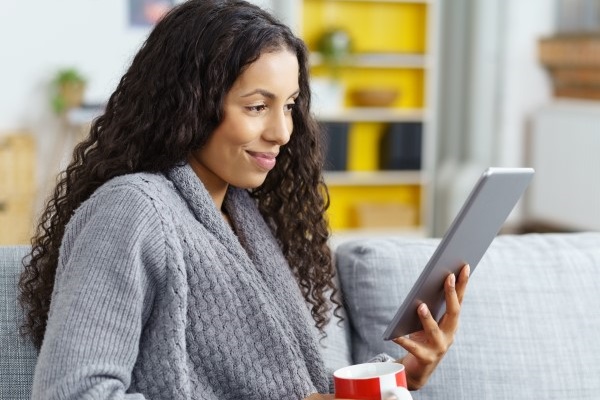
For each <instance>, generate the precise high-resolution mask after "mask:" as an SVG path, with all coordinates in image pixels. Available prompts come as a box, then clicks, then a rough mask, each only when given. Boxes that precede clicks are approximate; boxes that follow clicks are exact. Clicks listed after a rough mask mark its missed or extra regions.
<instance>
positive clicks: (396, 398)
mask: <svg viewBox="0 0 600 400" xmlns="http://www.w3.org/2000/svg"><path fill="white" fill-rule="evenodd" d="M386 400H398V397H396V396H388V397H387V398H386Z"/></svg>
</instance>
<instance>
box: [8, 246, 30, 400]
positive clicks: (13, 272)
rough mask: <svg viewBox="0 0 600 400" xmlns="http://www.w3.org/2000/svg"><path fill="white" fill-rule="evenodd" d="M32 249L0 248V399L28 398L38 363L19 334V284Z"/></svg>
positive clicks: (22, 247)
mask: <svg viewBox="0 0 600 400" xmlns="http://www.w3.org/2000/svg"><path fill="white" fill-rule="evenodd" d="M28 250H29V247H27V246H15V247H0V355H1V356H0V399H2V400H16V399H28V398H29V396H30V394H31V384H32V378H33V370H34V369H35V360H36V357H37V354H36V351H35V349H34V347H33V345H32V344H31V343H30V342H28V341H26V340H24V339H23V338H22V337H21V336H20V335H19V325H20V324H21V320H20V319H19V317H18V316H21V315H22V312H21V308H20V306H19V304H18V302H17V297H16V296H17V285H18V281H19V274H20V272H21V268H22V263H21V261H22V259H23V257H24V256H25V255H26V254H27V251H28Z"/></svg>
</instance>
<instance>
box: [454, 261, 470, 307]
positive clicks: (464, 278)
mask: <svg viewBox="0 0 600 400" xmlns="http://www.w3.org/2000/svg"><path fill="white" fill-rule="evenodd" d="M470 276H471V267H470V266H469V264H467V265H465V266H464V267H463V269H462V270H461V271H460V274H459V276H458V282H457V284H456V294H457V295H458V302H459V303H461V304H462V301H463V297H464V296H465V291H466V289H467V283H469V277H470Z"/></svg>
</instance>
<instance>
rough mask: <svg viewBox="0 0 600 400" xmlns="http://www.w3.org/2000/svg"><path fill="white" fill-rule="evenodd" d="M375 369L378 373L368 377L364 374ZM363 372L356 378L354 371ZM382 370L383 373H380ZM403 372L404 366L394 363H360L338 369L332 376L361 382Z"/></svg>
mask: <svg viewBox="0 0 600 400" xmlns="http://www.w3.org/2000/svg"><path fill="white" fill-rule="evenodd" d="M373 368H374V369H377V370H378V371H373V372H372V373H370V374H369V375H365V374H366V372H371V371H369V369H373ZM357 370H358V371H364V372H362V373H360V376H356V375H357V373H356V371H357ZM381 370H383V371H381ZM403 370H404V365H402V364H400V363H395V362H374V363H362V364H354V365H349V366H347V367H343V368H339V369H338V370H336V371H335V372H334V373H333V376H334V377H335V378H338V379H348V380H363V379H373V378H380V377H383V376H388V375H395V374H397V373H398V372H402V371H403Z"/></svg>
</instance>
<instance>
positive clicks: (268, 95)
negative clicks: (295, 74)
mask: <svg viewBox="0 0 600 400" xmlns="http://www.w3.org/2000/svg"><path fill="white" fill-rule="evenodd" d="M298 93H300V89H298V90H296V91H295V92H294V93H292V94H291V95H290V96H289V97H294V96H296V95H297V94H298ZM255 94H260V95H262V96H265V97H266V98H268V99H274V98H275V97H276V96H275V94H274V93H271V92H269V91H268V90H264V89H254V90H253V91H251V92H248V93H246V94H243V95H242V96H241V97H250V96H253V95H255ZM289 97H288V98H289Z"/></svg>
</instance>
